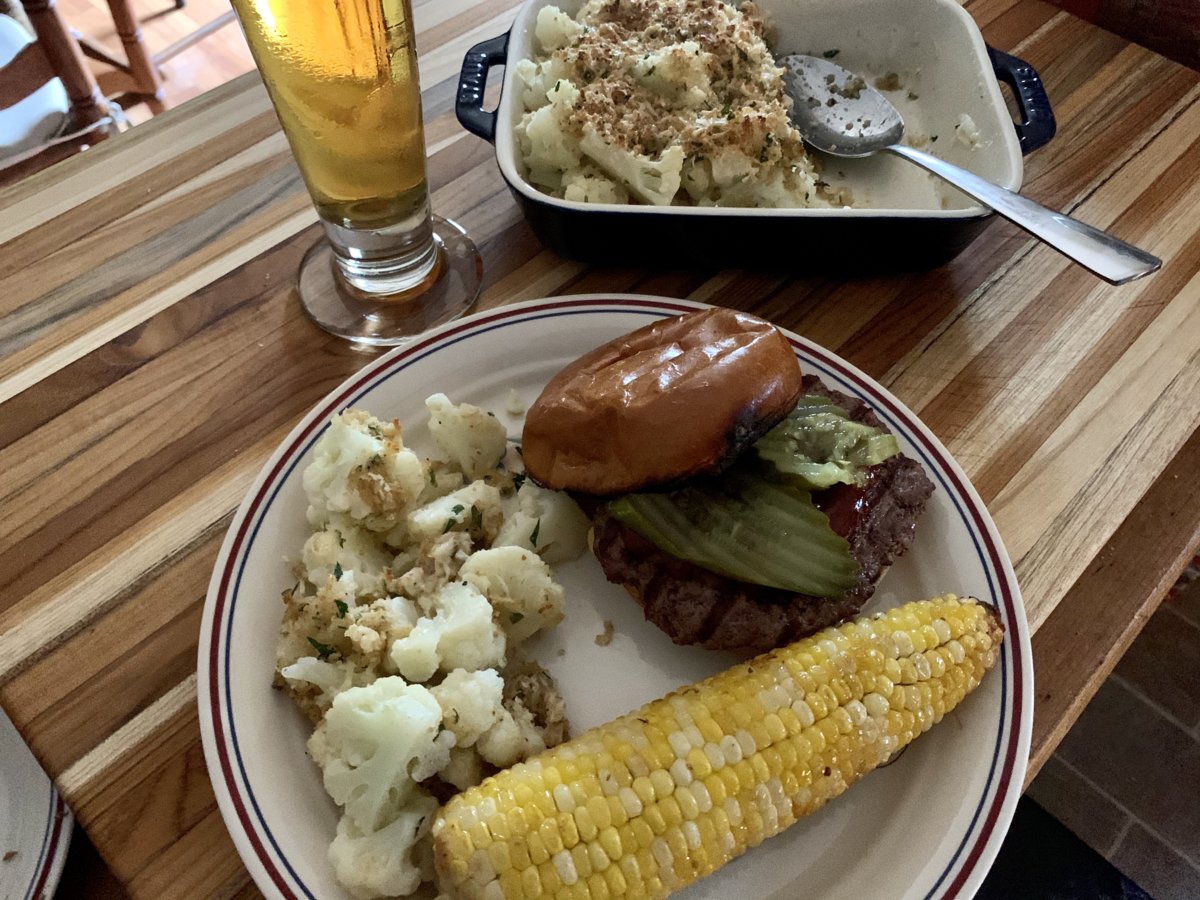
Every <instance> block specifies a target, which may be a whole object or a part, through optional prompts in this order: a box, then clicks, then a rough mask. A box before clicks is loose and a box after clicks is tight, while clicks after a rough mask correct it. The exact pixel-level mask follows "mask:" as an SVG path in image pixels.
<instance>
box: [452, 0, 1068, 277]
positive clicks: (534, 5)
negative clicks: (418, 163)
mask: <svg viewBox="0 0 1200 900" xmlns="http://www.w3.org/2000/svg"><path fill="white" fill-rule="evenodd" d="M549 2H550V0H526V2H525V3H524V4H523V5H522V7H521V8H520V10H519V11H518V14H517V17H516V20H515V22H514V23H513V26H512V28H511V30H510V31H509V32H508V34H505V35H500V36H499V37H497V38H493V39H491V40H489V41H484V42H483V43H481V44H478V45H476V46H475V47H473V48H472V49H471V51H470V52H469V53H468V54H467V56H466V59H465V60H464V62H463V68H462V73H461V75H460V79H459V90H458V97H457V113H458V118H459V121H460V122H462V124H463V126H464V127H466V128H467V129H468V130H470V131H471V132H473V133H475V134H477V135H479V136H481V137H483V138H485V139H487V140H490V141H493V142H494V144H495V146H496V159H497V162H498V163H499V166H500V172H501V174H502V175H503V177H504V179H505V181H506V182H507V183H508V185H509V187H510V188H511V189H512V192H513V195H514V196H515V197H516V200H517V202H518V204H519V205H520V206H521V208H522V210H523V211H524V213H525V215H526V217H527V218H528V219H529V221H530V224H531V225H532V226H533V229H534V231H535V232H536V233H537V235H538V237H539V238H540V239H541V240H542V241H543V242H544V243H545V244H547V245H548V246H549V247H551V248H552V249H553V250H555V251H557V252H559V253H561V254H563V255H565V256H570V257H574V258H578V259H584V260H588V261H592V262H601V263H618V264H620V263H630V262H657V263H660V264H661V263H664V262H666V263H669V264H672V265H679V264H682V263H692V264H697V265H706V266H707V265H712V264H718V263H719V264H734V265H743V266H746V265H766V266H782V267H786V268H792V269H794V268H796V267H798V266H803V267H812V268H822V269H824V268H829V267H831V266H832V267H837V268H845V267H850V268H852V269H853V270H856V271H864V270H867V269H871V268H879V267H882V268H895V267H904V268H911V267H927V266H933V265H938V264H941V263H942V262H945V261H946V260H948V259H950V258H952V257H953V256H955V255H956V254H957V253H959V252H960V251H961V250H962V249H963V248H964V247H966V246H967V244H969V243H970V242H971V241H972V240H973V239H974V238H975V237H976V236H977V235H978V233H979V231H980V230H981V229H982V228H983V226H984V224H986V221H987V217H988V216H990V215H991V213H990V212H989V211H988V210H986V209H984V208H983V207H981V206H979V205H977V204H976V203H975V202H974V201H972V200H970V199H968V198H967V197H965V196H964V195H962V194H960V193H958V192H957V191H956V190H955V189H954V188H952V187H950V186H948V185H946V184H945V183H944V182H941V181H939V180H937V179H934V178H933V177H932V176H930V175H928V174H926V173H925V172H924V171H922V170H920V169H918V168H917V167H915V166H913V165H911V164H909V163H906V162H904V161H903V160H901V159H899V158H896V157H893V156H891V155H888V154H884V155H880V156H877V157H873V158H870V159H863V160H837V159H833V158H826V159H825V162H824V169H823V178H824V179H825V180H826V181H828V182H830V183H831V184H834V185H837V186H845V187H847V188H848V189H849V191H850V194H851V196H852V198H853V203H854V205H853V206H852V207H842V208H837V209H796V210H776V209H731V208H698V207H681V206H670V207H652V206H640V205H611V204H594V203H592V204H585V203H576V202H571V201H567V200H559V199H557V198H554V197H550V196H549V195H547V194H545V193H543V192H541V191H540V190H538V189H537V188H536V187H534V186H533V185H531V184H530V183H529V182H528V181H526V180H525V177H524V173H523V171H522V169H523V166H522V162H521V158H520V151H519V148H518V147H517V143H516V139H515V136H514V132H513V128H514V126H515V125H516V123H517V122H518V121H519V120H520V118H521V115H522V114H523V113H524V111H525V110H524V108H523V104H522V102H521V89H520V87H521V85H520V83H519V81H517V80H516V77H517V76H516V73H515V67H513V66H509V67H507V69H506V71H505V73H504V80H503V86H502V92H501V99H500V104H499V107H498V108H497V109H496V110H495V111H494V112H487V111H484V110H483V109H482V98H483V89H484V86H485V84H486V81H487V74H488V71H489V69H490V68H491V67H494V66H497V65H500V64H503V63H506V62H507V61H509V60H511V61H513V62H516V61H517V60H520V59H525V58H529V57H530V56H532V55H533V51H534V39H533V29H534V23H535V21H536V18H537V13H538V11H539V10H540V9H541V8H542V7H543V6H546V5H548V3H549ZM579 3H580V0H560V2H558V3H556V4H555V5H557V6H559V7H560V8H562V9H564V10H565V11H567V12H571V13H574V12H575V11H576V10H577V9H578V7H579ZM758 6H759V8H760V10H761V11H762V12H763V15H764V18H765V19H766V21H767V23H768V27H769V29H770V33H769V39H770V42H771V47H772V50H773V51H774V52H775V53H776V55H777V56H778V55H782V54H786V53H796V52H799V53H811V54H813V55H831V56H835V58H836V60H837V62H838V63H839V64H841V65H844V66H845V67H847V68H848V69H850V70H852V71H854V72H857V73H858V74H861V75H863V76H865V77H867V78H868V79H874V78H876V77H878V76H882V75H884V74H886V73H891V72H894V73H896V74H897V76H898V77H899V80H900V82H901V84H902V89H901V90H899V91H891V92H889V93H888V96H889V98H890V99H892V100H893V101H894V102H896V104H897V106H898V107H900V110H901V112H902V113H903V115H904V118H905V122H906V126H907V134H908V135H909V140H910V142H912V143H915V144H917V145H918V146H922V145H923V146H925V147H926V148H927V149H929V150H931V151H932V152H933V153H935V154H937V155H939V156H942V157H943V158H945V159H947V160H949V161H950V162H953V163H956V164H958V165H960V166H963V167H965V168H967V169H970V170H971V171H973V172H976V173H977V174H979V175H982V176H983V177H985V178H987V179H988V180H990V181H993V182H995V183H996V184H1000V185H1003V186H1004V187H1007V188H1009V189H1010V190H1018V189H1019V188H1020V186H1021V174H1022V165H1021V157H1022V153H1023V152H1024V153H1028V152H1031V151H1032V150H1035V149H1037V148H1038V147H1040V146H1042V145H1043V144H1045V143H1046V142H1047V141H1048V140H1050V138H1051V137H1053V135H1054V117H1053V113H1052V112H1051V109H1050V104H1049V100H1048V99H1047V98H1046V94H1045V91H1044V90H1043V89H1042V85H1041V81H1040V79H1039V78H1038V76H1037V73H1036V72H1034V71H1033V69H1032V68H1031V67H1030V66H1029V65H1027V64H1026V63H1024V62H1022V61H1021V60H1019V59H1016V58H1015V57H1012V56H1008V55H1007V54H1004V53H1000V52H998V51H996V50H993V49H991V48H989V47H988V46H987V45H986V44H985V43H984V41H983V37H982V35H981V34H980V33H979V29H978V27H977V26H976V25H975V22H974V20H973V19H972V18H971V16H970V14H969V13H967V12H966V11H965V10H963V9H962V7H960V6H959V5H958V3H957V2H955V0H759V3H758ZM998 78H999V79H1001V80H1003V81H1005V82H1007V83H1008V84H1009V85H1010V86H1011V87H1012V89H1013V93H1014V97H1015V98H1016V101H1017V104H1018V106H1019V108H1020V110H1021V117H1022V121H1021V122H1020V123H1014V122H1013V120H1012V117H1011V115H1010V114H1009V112H1008V108H1007V107H1006V105H1005V101H1004V98H1003V97H1002V96H1001V93H1000V89H999V85H998V84H997V79H998ZM964 115H966V116H968V117H969V119H970V120H971V121H972V122H973V123H974V126H975V129H976V130H977V133H976V136H975V137H974V139H973V140H968V139H967V135H966V134H964V133H962V130H961V129H960V128H958V127H957V126H959V125H960V123H961V122H962V118H961V117H962V116H964ZM960 134H961V136H960Z"/></svg>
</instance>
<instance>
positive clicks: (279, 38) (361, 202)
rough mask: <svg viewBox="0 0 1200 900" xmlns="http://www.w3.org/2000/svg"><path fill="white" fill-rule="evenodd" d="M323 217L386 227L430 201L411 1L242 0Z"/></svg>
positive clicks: (246, 23) (245, 23) (238, 0)
mask: <svg viewBox="0 0 1200 900" xmlns="http://www.w3.org/2000/svg"><path fill="white" fill-rule="evenodd" d="M233 6H234V8H235V9H236V10H237V13H238V17H239V18H240V19H241V22H242V28H243V30H244V31H245V33H246V38H247V40H248V42H249V44H250V50H251V52H252V53H253V55H254V61H255V62H256V63H257V64H258V69H259V71H260V72H261V73H262V77H263V80H264V81H265V82H266V85H267V90H268V92H269V93H270V95H271V100H272V102H273V103H274V105H275V109H276V111H277V112H278V114H279V121H280V123H281V124H282V125H283V130H284V132H285V133H286V134H287V138H288V142H289V143H290V144H291V147H292V153H293V154H294V155H295V157H296V162H297V163H298V164H299V166H300V172H301V174H302V175H303V176H304V181H305V183H306V184H307V186H308V190H309V193H310V194H311V195H312V198H313V202H314V204H315V205H316V207H317V212H318V213H319V214H320V215H321V218H322V219H324V220H326V221H327V222H331V223H334V224H337V225H341V226H344V227H347V228H355V229H378V228H386V227H388V226H390V225H395V224H398V223H400V222H402V221H404V220H405V219H406V218H409V217H412V216H413V215H416V214H418V213H420V211H421V209H422V207H423V205H424V204H425V202H426V184H425V138H424V131H423V128H422V125H421V90H420V85H419V83H418V79H417V55H416V50H415V48H414V45H413V28H412V9H411V5H410V0H233Z"/></svg>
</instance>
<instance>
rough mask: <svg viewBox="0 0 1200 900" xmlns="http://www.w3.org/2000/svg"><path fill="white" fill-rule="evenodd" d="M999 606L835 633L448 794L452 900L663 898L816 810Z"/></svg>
mask: <svg viewBox="0 0 1200 900" xmlns="http://www.w3.org/2000/svg"><path fill="white" fill-rule="evenodd" d="M1002 639H1003V628H1002V626H1001V624H1000V621H999V617H998V616H997V614H996V611H995V610H994V609H992V608H991V607H989V606H987V605H985V604H981V603H980V602H979V601H977V600H974V599H970V598H967V599H959V598H957V597H955V596H953V595H945V596H942V597H937V598H934V599H932V600H925V601H921V602H917V603H909V604H907V605H905V606H901V607H897V608H896V609H893V610H890V611H889V612H886V613H883V614H881V615H878V616H874V617H869V618H862V619H858V620H857V621H853V622H848V623H846V624H844V625H841V626H838V627H835V628H829V629H826V630H825V631H822V632H819V633H817V634H815V635H812V636H811V637H808V638H805V639H803V640H801V641H798V642H796V643H794V644H792V645H790V646H788V647H784V648H781V649H779V650H774V651H772V652H770V653H766V654H764V655H762V656H759V657H756V658H755V659H753V660H751V661H750V662H748V663H744V664H740V665H737V666H734V667H733V668H731V669H728V670H726V671H725V672H722V673H720V674H718V675H715V676H713V677H711V678H708V679H706V680H704V681H701V682H699V683H697V684H694V685H690V686H688V687H685V688H682V689H680V690H678V691H675V692H674V693H672V694H670V695H669V696H667V697H665V698H664V699H662V700H657V701H655V702H653V703H650V704H647V705H646V706H644V707H642V708H641V709H640V710H638V711H637V712H634V713H630V714H629V715H625V716H622V717H620V718H618V719H616V720H615V721H613V722H610V723H609V724H607V725H604V726H601V727H599V728H595V729H592V730H591V731H588V732H586V733H585V734H583V735H581V736H580V737H578V738H576V739H574V740H572V741H568V742H567V743H565V744H561V745H559V746H558V747H555V748H553V749H551V750H548V751H546V752H545V753H542V754H540V755H539V756H536V757H534V758H533V759H530V760H529V761H527V762H525V763H520V764H518V765H516V766H514V767H513V768H511V769H507V770H505V771H502V772H500V773H499V774H498V775H496V776H494V777H492V778H488V779H487V780H485V781H484V782H483V783H482V784H480V785H479V786H478V787H474V788H471V789H470V790H468V791H465V792H464V793H462V794H460V795H458V796H457V797H455V798H453V799H452V800H451V801H450V802H449V803H448V804H446V806H445V807H444V808H443V810H442V811H441V813H440V814H439V816H438V819H437V821H436V823H435V825H434V835H435V849H436V864H437V869H438V876H439V882H440V886H441V889H442V890H443V891H445V892H446V893H447V894H449V896H450V897H452V898H484V900H501V898H505V900H513V898H537V897H545V898H555V897H568V896H569V897H590V898H604V897H647V898H651V897H665V896H667V895H668V894H670V893H672V892H674V891H677V890H680V889H681V888H683V887H686V886H687V885H689V884H692V883H693V882H695V881H697V880H698V879H700V878H703V877H704V876H705V875H708V874H709V873H711V872H713V871H714V870H715V869H717V868H719V867H720V866H722V865H724V864H725V863H726V862H728V861H729V860H731V859H733V858H735V857H737V856H739V855H741V854H742V853H744V852H745V851H746V850H748V849H750V848H751V847H754V846H756V845H757V844H759V843H761V842H762V841H763V840H765V839H766V838H768V837H771V836H773V835H775V834H778V833H779V832H781V831H783V830H784V829H785V828H787V827H788V826H789V825H790V824H792V823H793V822H795V821H796V820H797V819H799V818H800V817H802V816H805V815H808V814H809V813H811V812H814V811H815V810H817V809H819V808H820V807H821V806H823V805H824V804H825V803H826V802H828V801H829V800H830V799H832V798H834V797H836V796H838V795H839V794H841V793H842V792H843V791H844V790H846V788H847V787H849V786H850V785H851V784H853V783H854V782H855V781H857V780H858V779H860V778H861V777H863V776H864V775H866V774H867V773H868V772H870V771H871V770H872V769H874V768H876V767H877V766H879V765H880V764H881V763H883V762H885V761H886V760H887V759H888V758H889V757H891V756H892V755H893V754H895V753H896V752H897V751H899V750H900V749H901V748H903V747H905V746H906V745H907V744H908V743H909V742H911V741H912V740H913V739H914V738H915V737H916V736H917V735H919V734H921V733H922V732H924V731H927V730H928V729H929V728H930V727H932V726H933V725H934V724H935V723H937V722H938V721H940V720H941V718H942V717H943V716H944V715H945V714H946V713H947V712H949V711H950V710H952V709H954V707H955V706H957V705H958V703H959V702H960V701H961V700H962V699H963V697H964V696H966V694H967V693H969V692H970V691H971V690H972V689H974V688H975V687H976V685H978V684H979V682H980V680H981V679H982V677H983V675H984V673H985V672H986V671H987V669H988V668H990V667H991V666H992V665H993V664H994V663H995V662H996V660H997V659H998V658H999V653H1000V645H1001V641H1002Z"/></svg>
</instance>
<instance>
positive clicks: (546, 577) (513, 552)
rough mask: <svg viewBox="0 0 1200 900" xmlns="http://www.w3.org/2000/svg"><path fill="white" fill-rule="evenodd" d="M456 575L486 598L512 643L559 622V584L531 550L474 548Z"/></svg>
mask: <svg viewBox="0 0 1200 900" xmlns="http://www.w3.org/2000/svg"><path fill="white" fill-rule="evenodd" d="M458 574H459V576H460V577H461V578H462V579H463V581H466V582H468V583H470V584H471V585H473V586H474V587H475V588H476V590H478V591H479V592H480V593H481V594H483V595H484V596H485V597H487V599H488V602H489V603H491V604H492V609H494V610H495V611H496V618H497V620H498V621H499V622H500V625H501V627H503V628H504V630H505V631H506V632H507V633H508V637H509V640H511V641H512V642H513V643H514V644H518V643H520V642H522V641H524V640H526V639H528V638H529V637H531V636H532V635H534V634H536V633H537V632H539V631H543V630H546V629H548V628H552V627H554V626H555V625H557V624H558V623H559V622H561V621H562V618H563V589H562V586H561V585H559V584H558V583H557V582H556V581H555V580H554V578H553V577H552V576H551V574H550V567H549V566H547V565H546V563H545V562H543V561H542V559H541V558H540V557H539V556H538V555H537V554H536V553H534V552H533V551H532V550H526V549H524V548H523V547H513V546H509V547H493V548H492V549H490V550H478V551H476V552H475V553H472V554H471V556H470V557H469V558H468V559H467V561H466V562H465V563H463V566H462V568H461V569H460V570H459V573H458Z"/></svg>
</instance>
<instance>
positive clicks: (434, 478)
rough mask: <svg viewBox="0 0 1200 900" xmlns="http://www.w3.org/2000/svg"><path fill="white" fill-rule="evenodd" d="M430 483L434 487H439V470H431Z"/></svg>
mask: <svg viewBox="0 0 1200 900" xmlns="http://www.w3.org/2000/svg"><path fill="white" fill-rule="evenodd" d="M429 483H430V484H431V485H433V486H434V487H437V472H435V471H434V470H433V469H430V470H429Z"/></svg>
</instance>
